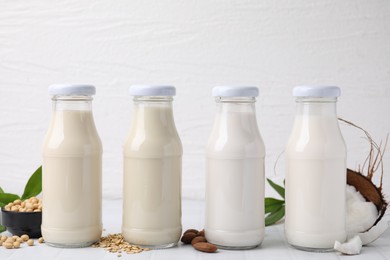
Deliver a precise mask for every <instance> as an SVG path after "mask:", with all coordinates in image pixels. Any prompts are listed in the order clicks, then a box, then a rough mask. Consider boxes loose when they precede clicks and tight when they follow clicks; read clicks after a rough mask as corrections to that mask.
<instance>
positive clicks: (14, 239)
mask: <svg viewBox="0 0 390 260" xmlns="http://www.w3.org/2000/svg"><path fill="white" fill-rule="evenodd" d="M25 242H26V244H27V245H28V246H33V245H34V240H33V239H30V238H29V236H28V235H26V234H24V235H22V236H20V237H19V236H9V237H8V236H0V246H2V247H4V248H7V249H12V248H14V249H16V248H20V247H21V246H22V244H23V243H25ZM38 242H39V243H44V239H43V238H42V237H41V238H39V239H38Z"/></svg>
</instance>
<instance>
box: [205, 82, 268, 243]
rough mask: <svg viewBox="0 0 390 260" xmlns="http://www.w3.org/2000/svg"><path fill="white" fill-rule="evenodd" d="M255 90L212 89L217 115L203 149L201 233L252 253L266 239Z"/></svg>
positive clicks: (263, 150)
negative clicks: (204, 190) (203, 194)
mask: <svg viewBox="0 0 390 260" xmlns="http://www.w3.org/2000/svg"><path fill="white" fill-rule="evenodd" d="M258 94H259V91H258V88H257V87H240V86H219V87H215V88H213V96H214V97H215V101H216V105H217V112H216V116H215V119H214V126H213V129H212V132H211V135H210V138H209V141H208V145H207V149H206V217H205V235H206V238H207V240H208V241H209V242H210V243H213V244H215V245H217V246H218V247H220V248H225V249H250V248H254V247H257V246H258V245H260V244H261V242H262V241H263V237H264V157H265V148H264V143H263V140H262V138H261V135H260V132H259V129H258V126H257V120H256V112H255V111H256V110H255V102H256V97H257V96H258Z"/></svg>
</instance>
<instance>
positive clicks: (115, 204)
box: [0, 200, 390, 260]
mask: <svg viewBox="0 0 390 260" xmlns="http://www.w3.org/2000/svg"><path fill="white" fill-rule="evenodd" d="M121 203H122V202H121V201H120V200H104V202H103V209H104V210H103V225H104V228H105V229H106V231H105V234H107V233H118V232H120V226H121V214H122V209H121ZM203 206H204V202H203V201H193V200H184V201H183V216H182V221H183V229H184V230H186V229H188V228H198V229H200V228H202V227H203V219H204V218H203V213H204V207H203ZM386 217H387V218H389V216H386ZM13 259H23V260H35V259H36V260H42V259H48V260H49V259H50V260H60V259H72V260H76V259H91V260H99V259H140V260H141V259H167V260H172V259H185V260H192V259H194V260H195V259H196V260H200V259H213V260H217V259H221V260H230V259H232V260H240V259H255V260H262V259H263V260H272V259H311V260H312V259H315V260H321V259H348V260H351V259H353V260H358V259H365V260H367V259H369V260H379V259H390V229H388V230H387V231H386V233H385V234H383V235H382V237H381V238H379V239H378V240H377V241H375V242H374V243H372V244H371V245H369V246H366V247H364V248H363V250H362V253H361V254H360V255H357V256H343V255H340V254H337V253H335V252H330V253H309V252H304V251H299V250H296V249H293V248H291V247H289V246H288V245H287V243H286V240H285V238H284V234H283V225H282V224H279V225H274V226H271V227H267V228H266V236H265V239H264V242H263V244H262V245H261V247H259V248H256V249H252V250H245V251H229V250H219V252H218V253H215V254H206V253H201V252H198V251H196V250H194V249H193V248H192V247H191V246H183V245H181V244H180V245H179V246H178V247H175V248H171V249H165V250H152V251H148V252H143V253H140V254H134V255H127V254H125V253H124V254H122V257H121V258H118V257H117V255H116V254H113V253H109V252H107V251H105V250H103V249H101V248H81V249H60V248H53V247H50V246H47V245H45V244H39V245H36V246H33V247H27V246H25V245H24V246H23V247H22V248H20V249H15V250H9V249H5V248H3V247H0V260H13Z"/></svg>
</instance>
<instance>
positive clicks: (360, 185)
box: [347, 169, 388, 226]
mask: <svg viewBox="0 0 390 260" xmlns="http://www.w3.org/2000/svg"><path fill="white" fill-rule="evenodd" d="M347 184H348V185H351V186H354V187H355V189H356V190H357V191H359V192H360V194H361V195H362V196H363V197H364V198H365V199H366V200H367V201H370V202H372V203H374V205H375V206H376V208H377V210H378V218H377V219H376V221H375V223H374V226H375V225H376V224H377V223H378V222H379V221H380V220H381V219H382V217H383V215H384V214H385V212H386V209H387V206H388V204H387V202H386V200H385V199H384V196H383V193H382V191H381V189H380V188H378V187H376V186H375V185H374V184H373V183H372V181H371V180H370V179H369V178H368V177H366V176H364V175H363V174H361V173H359V172H356V171H353V170H351V169H347Z"/></svg>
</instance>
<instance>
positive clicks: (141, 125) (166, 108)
mask: <svg viewBox="0 0 390 260" xmlns="http://www.w3.org/2000/svg"><path fill="white" fill-rule="evenodd" d="M172 101H173V98H172V97H170V96H162V97H151V96H147V97H146V96H142V97H139V96H137V97H134V99H133V102H134V104H133V111H132V126H133V127H135V128H137V129H142V131H147V132H150V131H156V132H159V131H164V130H163V129H167V128H173V129H176V128H175V123H174V119H173V111H172Z"/></svg>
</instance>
